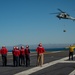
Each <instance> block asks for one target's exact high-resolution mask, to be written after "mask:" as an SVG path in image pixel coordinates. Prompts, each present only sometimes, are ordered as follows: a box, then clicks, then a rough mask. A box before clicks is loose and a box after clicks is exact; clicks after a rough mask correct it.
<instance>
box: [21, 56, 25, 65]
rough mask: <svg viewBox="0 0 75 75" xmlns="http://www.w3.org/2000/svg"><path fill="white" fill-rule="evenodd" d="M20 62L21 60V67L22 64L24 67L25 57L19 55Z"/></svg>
mask: <svg viewBox="0 0 75 75" xmlns="http://www.w3.org/2000/svg"><path fill="white" fill-rule="evenodd" d="M20 60H21V65H22V64H24V65H25V55H21V56H20Z"/></svg>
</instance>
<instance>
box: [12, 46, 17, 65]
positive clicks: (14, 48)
mask: <svg viewBox="0 0 75 75" xmlns="http://www.w3.org/2000/svg"><path fill="white" fill-rule="evenodd" d="M15 50H16V47H15V46H14V47H13V50H12V54H13V65H14V66H15V65H16V64H15V55H14V52H15Z"/></svg>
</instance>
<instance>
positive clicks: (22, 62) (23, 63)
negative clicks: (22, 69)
mask: <svg viewBox="0 0 75 75" xmlns="http://www.w3.org/2000/svg"><path fill="white" fill-rule="evenodd" d="M20 60H21V63H20V64H21V65H25V49H24V46H21V49H20Z"/></svg>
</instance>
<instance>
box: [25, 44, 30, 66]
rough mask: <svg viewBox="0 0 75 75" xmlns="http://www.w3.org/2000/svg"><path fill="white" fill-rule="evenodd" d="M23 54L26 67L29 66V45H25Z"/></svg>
mask: <svg viewBox="0 0 75 75" xmlns="http://www.w3.org/2000/svg"><path fill="white" fill-rule="evenodd" d="M25 56H26V67H28V66H30V49H29V46H28V45H27V46H26V49H25Z"/></svg>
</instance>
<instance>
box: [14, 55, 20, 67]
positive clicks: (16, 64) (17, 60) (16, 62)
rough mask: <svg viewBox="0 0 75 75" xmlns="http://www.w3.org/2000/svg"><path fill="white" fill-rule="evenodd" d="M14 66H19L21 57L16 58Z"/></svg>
mask: <svg viewBox="0 0 75 75" xmlns="http://www.w3.org/2000/svg"><path fill="white" fill-rule="evenodd" d="M14 66H19V56H14Z"/></svg>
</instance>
